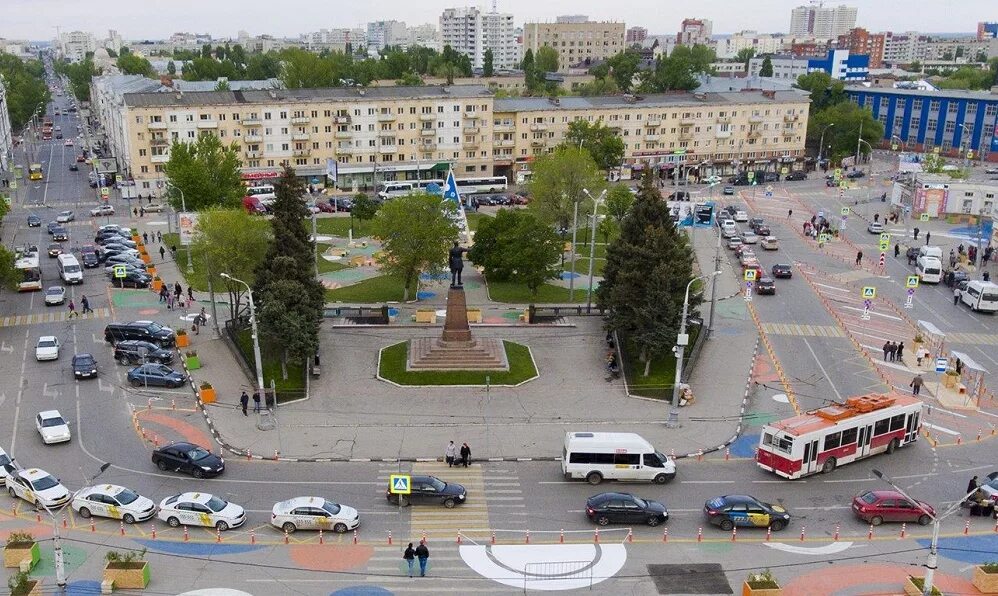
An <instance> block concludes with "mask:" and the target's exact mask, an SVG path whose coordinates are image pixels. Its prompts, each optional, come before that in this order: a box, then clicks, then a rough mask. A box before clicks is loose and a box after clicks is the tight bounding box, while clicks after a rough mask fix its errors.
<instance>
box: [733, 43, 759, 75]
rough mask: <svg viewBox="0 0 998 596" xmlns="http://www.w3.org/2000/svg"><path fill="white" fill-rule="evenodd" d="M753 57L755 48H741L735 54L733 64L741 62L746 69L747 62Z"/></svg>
mask: <svg viewBox="0 0 998 596" xmlns="http://www.w3.org/2000/svg"><path fill="white" fill-rule="evenodd" d="M754 57H755V48H742V49H740V50H738V53H737V54H735V62H741V63H742V64H744V65H745V68H746V70H747V69H748V65H749V62H750V61H751V60H752V58H754Z"/></svg>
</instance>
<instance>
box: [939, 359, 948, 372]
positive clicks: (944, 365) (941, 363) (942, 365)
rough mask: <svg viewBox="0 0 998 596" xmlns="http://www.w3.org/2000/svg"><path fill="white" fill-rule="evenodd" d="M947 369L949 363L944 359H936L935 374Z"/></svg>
mask: <svg viewBox="0 0 998 596" xmlns="http://www.w3.org/2000/svg"><path fill="white" fill-rule="evenodd" d="M947 368H949V361H948V360H946V359H945V358H936V372H937V373H943V372H946V369H947Z"/></svg>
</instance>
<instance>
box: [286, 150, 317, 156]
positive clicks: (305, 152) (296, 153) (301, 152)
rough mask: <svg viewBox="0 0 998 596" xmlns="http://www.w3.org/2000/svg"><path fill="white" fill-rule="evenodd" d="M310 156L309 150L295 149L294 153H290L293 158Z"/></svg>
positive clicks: (310, 151)
mask: <svg viewBox="0 0 998 596" xmlns="http://www.w3.org/2000/svg"><path fill="white" fill-rule="evenodd" d="M311 154H312V150H311V149H295V150H294V151H292V152H291V155H293V156H295V157H308V156H309V155H311Z"/></svg>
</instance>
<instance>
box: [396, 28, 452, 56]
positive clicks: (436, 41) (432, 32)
mask: <svg viewBox="0 0 998 596" xmlns="http://www.w3.org/2000/svg"><path fill="white" fill-rule="evenodd" d="M405 45H406V47H409V46H423V47H426V48H431V49H434V50H437V51H438V52H439V51H440V50H441V49H443V46H442V45H441V44H440V32H439V31H438V30H437V26H436V25H434V24H433V23H426V24H424V25H416V26H415V27H407V28H406V41H405Z"/></svg>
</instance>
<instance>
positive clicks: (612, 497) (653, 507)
mask: <svg viewBox="0 0 998 596" xmlns="http://www.w3.org/2000/svg"><path fill="white" fill-rule="evenodd" d="M586 517H588V518H589V521H593V522H596V523H597V524H599V525H601V526H605V525H607V524H610V523H620V524H634V523H646V524H648V525H649V526H657V525H658V524H660V523H663V522H666V521H668V520H669V511H668V510H667V509H666V508H665V505H663V504H661V503H659V502H658V501H651V500H648V499H641V498H638V497H635V496H634V495H632V494H630V493H600V494H598V495H594V496H592V497H589V499H588V500H587V501H586Z"/></svg>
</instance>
